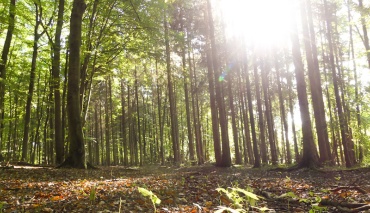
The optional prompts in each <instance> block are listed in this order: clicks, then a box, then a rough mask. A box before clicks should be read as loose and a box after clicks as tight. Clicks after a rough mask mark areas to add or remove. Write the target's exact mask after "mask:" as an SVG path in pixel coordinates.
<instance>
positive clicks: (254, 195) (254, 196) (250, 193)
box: [234, 188, 259, 200]
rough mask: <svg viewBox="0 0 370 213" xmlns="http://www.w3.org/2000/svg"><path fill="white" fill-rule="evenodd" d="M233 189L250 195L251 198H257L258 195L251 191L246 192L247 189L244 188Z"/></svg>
mask: <svg viewBox="0 0 370 213" xmlns="http://www.w3.org/2000/svg"><path fill="white" fill-rule="evenodd" d="M234 190H235V191H237V192H241V193H243V194H245V195H246V196H247V197H250V198H252V199H253V200H259V198H258V196H257V195H256V194H254V193H252V192H248V191H247V190H244V189H240V188H236V189H235V188H234Z"/></svg>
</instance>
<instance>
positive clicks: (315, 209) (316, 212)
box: [299, 192, 327, 213]
mask: <svg viewBox="0 0 370 213" xmlns="http://www.w3.org/2000/svg"><path fill="white" fill-rule="evenodd" d="M309 195H310V196H315V195H314V193H313V192H310V193H309ZM299 202H303V203H307V204H310V205H311V209H310V210H309V213H322V212H325V211H326V210H327V208H326V207H324V206H319V204H320V202H321V197H319V196H315V197H314V200H312V199H300V200H299Z"/></svg>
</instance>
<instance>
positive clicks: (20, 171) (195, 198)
mask: <svg viewBox="0 0 370 213" xmlns="http://www.w3.org/2000/svg"><path fill="white" fill-rule="evenodd" d="M368 176H369V170H366V169H363V170H353V171H336V170H327V171H321V172H320V171H312V170H298V171H294V172H279V171H268V170H257V169H250V168H216V167H213V166H212V165H205V166H200V167H183V168H173V167H159V166H151V167H143V168H124V167H101V168H100V170H75V169H54V168H43V167H15V168H14V169H6V170H5V169H4V170H0V212H153V211H154V208H153V204H152V203H151V201H150V200H149V199H148V198H147V197H143V196H142V195H141V194H140V193H139V192H138V190H137V188H138V187H142V188H145V189H148V190H150V191H152V192H153V193H154V194H155V195H156V196H158V198H159V199H161V201H162V202H161V204H160V205H158V206H157V211H158V212H192V213H196V212H214V211H215V210H216V209H217V208H218V207H219V206H225V207H231V205H232V203H233V201H232V200H230V199H229V198H228V197H227V196H226V195H224V194H220V193H219V192H217V190H216V188H220V187H221V188H225V189H227V188H228V187H234V188H241V189H246V188H248V187H250V188H253V189H254V193H255V194H257V195H259V196H261V197H263V199H261V200H259V201H258V202H257V207H267V208H269V209H271V211H270V212H308V211H309V210H311V209H315V208H320V206H323V205H325V206H326V207H327V208H326V211H327V212H346V211H348V212H360V211H363V210H366V209H367V205H368V204H367V203H369V202H370V198H369V192H370V191H369V189H370V187H368V186H370V181H369V180H368V178H367V177H368ZM356 209H358V211H357V210H356ZM15 210H17V211H15ZM250 210H251V209H250ZM253 211H254V212H257V211H258V210H257V209H255V208H253V210H252V211H251V212H253Z"/></svg>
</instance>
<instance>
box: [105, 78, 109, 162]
mask: <svg viewBox="0 0 370 213" xmlns="http://www.w3.org/2000/svg"><path fill="white" fill-rule="evenodd" d="M108 90H109V88H108V81H105V100H104V101H105V105H104V110H105V113H104V114H105V115H104V116H105V126H104V127H105V154H106V159H105V165H107V166H110V165H111V155H110V154H111V150H110V147H111V145H110V144H111V141H110V136H111V135H110V129H111V127H110V122H109V117H110V116H109V100H108V98H109V92H108Z"/></svg>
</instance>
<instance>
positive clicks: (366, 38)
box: [358, 0, 370, 68]
mask: <svg viewBox="0 0 370 213" xmlns="http://www.w3.org/2000/svg"><path fill="white" fill-rule="evenodd" d="M358 4H359V7H360V11H361V25H362V33H363V38H362V39H363V42H364V46H365V50H366V58H367V63H368V66H369V68H370V44H369V36H368V34H367V27H366V19H365V17H364V16H365V14H364V11H365V9H364V4H363V0H358Z"/></svg>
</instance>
